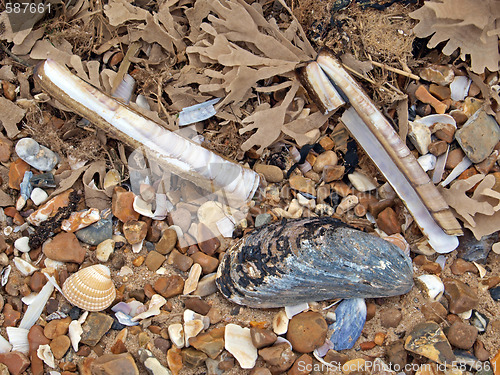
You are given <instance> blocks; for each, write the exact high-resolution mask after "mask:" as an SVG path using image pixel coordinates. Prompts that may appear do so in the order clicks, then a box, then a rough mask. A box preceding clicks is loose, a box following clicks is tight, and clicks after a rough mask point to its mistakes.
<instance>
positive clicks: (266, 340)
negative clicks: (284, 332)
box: [250, 327, 278, 349]
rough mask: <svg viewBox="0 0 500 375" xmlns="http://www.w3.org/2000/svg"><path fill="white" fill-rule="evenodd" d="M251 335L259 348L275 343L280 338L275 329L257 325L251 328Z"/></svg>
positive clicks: (254, 343)
mask: <svg viewBox="0 0 500 375" xmlns="http://www.w3.org/2000/svg"><path fill="white" fill-rule="evenodd" d="M250 336H251V337H252V343H253V345H254V346H255V347H256V348H257V349H262V348H264V347H266V346H270V345H272V344H274V343H275V342H276V339H277V338H278V336H276V334H275V333H274V332H273V331H271V330H269V329H263V328H257V327H252V328H250Z"/></svg>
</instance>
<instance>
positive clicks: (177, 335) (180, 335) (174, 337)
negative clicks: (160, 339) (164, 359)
mask: <svg viewBox="0 0 500 375" xmlns="http://www.w3.org/2000/svg"><path fill="white" fill-rule="evenodd" d="M167 331H168V337H169V338H170V341H172V344H174V346H175V347H176V348H178V349H181V348H183V347H184V329H183V327H182V324H181V323H174V324H170V325H169V326H168V328H167Z"/></svg>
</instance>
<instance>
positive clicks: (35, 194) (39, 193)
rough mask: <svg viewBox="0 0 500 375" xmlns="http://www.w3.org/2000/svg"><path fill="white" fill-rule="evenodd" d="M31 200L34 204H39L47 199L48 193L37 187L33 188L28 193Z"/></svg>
mask: <svg viewBox="0 0 500 375" xmlns="http://www.w3.org/2000/svg"><path fill="white" fill-rule="evenodd" d="M30 198H31V200H32V201H33V204H34V205H35V206H39V205H41V204H42V203H44V202H45V201H46V200H47V199H49V195H48V194H47V193H46V192H45V190H42V189H40V188H38V187H36V188H34V189H33V191H32V192H31V195H30Z"/></svg>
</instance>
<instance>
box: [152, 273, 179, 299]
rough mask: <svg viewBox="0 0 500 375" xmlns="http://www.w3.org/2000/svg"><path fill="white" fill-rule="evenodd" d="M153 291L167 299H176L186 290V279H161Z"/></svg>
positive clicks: (173, 277) (174, 277) (156, 282)
mask: <svg viewBox="0 0 500 375" xmlns="http://www.w3.org/2000/svg"><path fill="white" fill-rule="evenodd" d="M153 289H154V290H155V291H156V292H157V293H159V294H161V295H162V296H163V297H165V298H170V297H174V296H177V295H179V294H181V293H182V291H183V290H184V279H183V278H182V277H180V276H179V275H172V276H169V277H160V278H159V279H158V280H156V281H155V283H154V285H153Z"/></svg>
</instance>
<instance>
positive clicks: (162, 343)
mask: <svg viewBox="0 0 500 375" xmlns="http://www.w3.org/2000/svg"><path fill="white" fill-rule="evenodd" d="M153 343H154V344H155V346H156V347H157V348H158V349H159V350H160V351H161V352H162V353H164V354H167V351H168V350H169V349H170V347H171V346H172V344H171V343H170V341H169V340H165V339H164V338H161V337H157V338H155V339H154V341H153Z"/></svg>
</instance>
